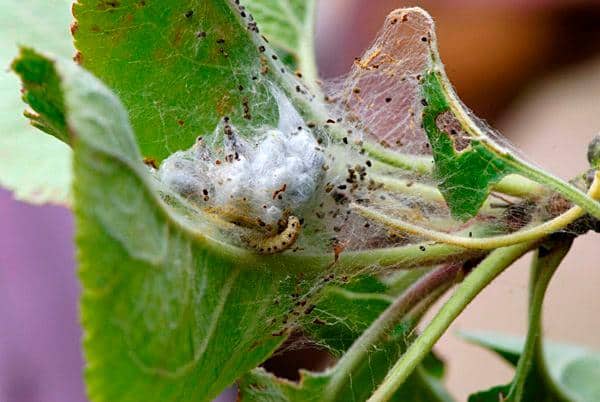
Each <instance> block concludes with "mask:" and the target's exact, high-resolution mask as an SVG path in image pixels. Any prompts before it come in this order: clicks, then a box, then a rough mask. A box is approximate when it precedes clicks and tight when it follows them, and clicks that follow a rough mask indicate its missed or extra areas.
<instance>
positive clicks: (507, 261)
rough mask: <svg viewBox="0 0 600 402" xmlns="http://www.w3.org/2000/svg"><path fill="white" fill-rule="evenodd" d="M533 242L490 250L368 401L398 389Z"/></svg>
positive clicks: (381, 399)
mask: <svg viewBox="0 0 600 402" xmlns="http://www.w3.org/2000/svg"><path fill="white" fill-rule="evenodd" d="M535 245H536V244H535V243H521V244H517V245H514V246H511V247H506V248H502V249H498V250H495V251H493V252H492V253H490V255H489V256H488V257H486V258H485V259H484V260H483V261H482V262H481V263H480V264H479V265H478V266H477V268H475V270H474V271H473V272H472V273H471V274H469V275H468V276H467V278H466V279H465V280H464V281H463V282H462V283H461V284H460V285H459V287H458V288H457V289H456V291H455V292H454V294H453V295H452V296H451V297H450V299H448V301H447V302H446V303H445V304H444V305H443V306H442V308H441V309H440V310H439V311H438V313H437V314H436V315H435V317H434V318H433V319H432V320H431V322H430V323H429V324H428V325H427V327H426V328H425V330H424V331H423V333H422V334H421V335H420V336H419V337H418V338H417V339H416V340H415V342H414V343H413V344H412V345H410V347H409V348H408V350H407V351H406V353H404V355H402V357H401V358H400V360H398V361H397V362H396V364H394V366H393V367H392V368H391V370H390V371H389V372H388V374H387V376H386V377H385V379H384V380H383V382H382V383H381V385H380V386H379V387H378V388H377V390H376V391H375V392H374V393H373V395H372V396H371V397H370V398H369V400H368V401H369V402H384V401H388V400H390V398H391V397H392V396H393V394H394V392H396V391H397V390H398V388H399V387H400V386H401V385H402V384H403V383H404V381H405V380H406V379H407V378H408V376H409V375H410V374H411V373H412V372H413V371H414V370H415V368H416V367H417V366H418V365H419V363H421V361H422V360H423V359H424V358H425V356H427V354H428V353H429V352H430V351H431V349H432V348H433V345H434V344H435V343H436V342H437V341H438V340H439V338H440V337H441V336H442V335H443V334H444V332H445V331H446V330H447V329H448V327H449V326H450V324H452V322H453V321H454V320H455V319H456V317H458V315H459V314H460V313H461V312H462V311H463V310H464V309H465V308H466V307H467V305H468V304H469V303H470V302H471V301H472V300H473V299H474V298H475V296H477V295H478V294H479V292H481V291H482V290H483V289H484V288H485V287H486V286H487V285H488V284H489V283H490V282H491V281H492V280H493V279H494V278H496V277H497V276H498V275H499V274H500V273H501V272H502V271H504V269H506V267H508V266H509V265H511V264H512V263H513V262H514V261H516V260H517V259H518V258H519V257H521V256H522V255H523V254H525V253H527V252H528V251H529V250H531V249H532V248H533V247H535Z"/></svg>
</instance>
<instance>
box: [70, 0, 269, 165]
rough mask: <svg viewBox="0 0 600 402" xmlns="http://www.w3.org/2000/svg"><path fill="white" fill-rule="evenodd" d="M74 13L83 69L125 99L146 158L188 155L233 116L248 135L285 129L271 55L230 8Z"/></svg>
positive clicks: (157, 5)
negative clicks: (265, 127)
mask: <svg viewBox="0 0 600 402" xmlns="http://www.w3.org/2000/svg"><path fill="white" fill-rule="evenodd" d="M232 3H233V2H232ZM73 13H74V15H75V18H76V20H77V24H78V25H77V27H78V28H77V30H76V31H75V34H74V37H75V46H76V48H77V49H78V50H79V52H80V54H81V56H80V57H79V60H80V62H81V64H82V65H83V66H84V67H85V68H86V69H88V70H89V71H91V72H92V73H94V74H95V75H96V76H97V77H99V78H100V79H102V80H103V81H104V82H105V83H106V84H107V85H108V86H109V87H110V88H112V89H113V90H114V91H115V92H116V93H117V95H118V96H119V97H120V98H121V99H122V101H123V103H124V104H125V106H126V108H127V109H128V111H129V115H130V119H131V122H132V125H133V127H134V129H135V133H136V136H137V138H138V144H139V146H140V148H141V150H142V154H143V155H144V156H145V157H148V158H153V159H155V160H156V161H157V162H160V161H161V160H163V159H164V158H165V157H166V156H168V155H170V154H171V153H173V152H175V151H177V150H181V149H187V148H189V147H190V146H191V145H192V144H193V142H194V140H195V138H197V137H198V135H207V134H211V133H212V132H213V130H214V129H215V127H216V126H217V124H218V122H219V121H220V120H221V119H222V118H223V117H224V116H228V117H230V118H231V121H232V123H233V124H234V125H235V126H236V127H238V128H239V129H240V131H241V132H242V133H245V134H246V135H251V133H248V132H247V130H251V129H252V128H253V127H258V126H260V125H261V124H265V123H270V124H271V125H276V124H275V123H276V120H277V117H278V114H277V107H276V105H275V102H273V99H272V96H271V94H270V91H269V88H268V87H269V85H270V84H269V81H268V80H266V79H265V78H264V76H265V73H266V71H267V70H272V68H271V65H270V64H269V63H273V60H272V58H271V54H270V53H269V51H268V50H265V51H264V52H261V51H260V50H259V49H258V47H259V45H258V44H257V43H254V42H253V39H252V36H251V34H252V25H250V24H251V22H250V20H249V17H248V16H247V15H246V14H243V16H242V15H240V14H241V13H243V11H242V12H240V11H239V10H237V9H236V8H235V7H234V6H233V5H232V4H230V3H229V1H224V0H179V1H169V2H156V1H138V0H123V1H119V2H106V1H103V0H82V1H79V2H78V3H76V4H75V5H74V7H73ZM270 72H271V73H272V71H270Z"/></svg>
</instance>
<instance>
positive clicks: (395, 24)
mask: <svg viewBox="0 0 600 402" xmlns="http://www.w3.org/2000/svg"><path fill="white" fill-rule="evenodd" d="M328 90H329V96H330V98H331V99H332V101H333V102H335V104H336V106H337V109H338V111H339V113H343V114H344V115H345V116H346V119H347V120H349V121H356V122H357V123H356V125H357V127H359V129H360V130H362V131H363V132H364V133H365V134H366V135H367V137H370V138H371V139H374V140H376V141H377V142H379V144H380V146H381V148H382V150H380V151H379V152H380V153H383V154H385V153H386V152H387V153H389V152H391V151H395V152H401V153H402V154H403V155H404V158H405V159H407V160H410V161H412V162H411V163H412V164H413V168H414V164H415V163H420V164H425V161H426V160H428V158H430V157H431V156H433V159H434V162H435V171H434V180H435V181H436V183H437V186H438V187H439V189H440V191H441V192H442V194H443V196H444V198H445V200H446V202H447V204H448V206H449V208H450V211H451V213H452V215H453V217H455V218H458V219H460V220H466V219H469V218H471V217H473V216H475V215H476V214H477V212H478V211H479V209H480V208H481V206H482V205H483V203H484V201H485V200H486V199H487V197H488V196H489V194H490V189H491V187H492V186H493V185H494V184H496V183H498V182H499V181H500V180H501V179H502V178H504V177H505V176H506V175H508V174H510V173H516V172H518V169H516V168H515V167H513V166H512V165H511V164H510V161H511V160H512V156H511V155H510V153H509V152H508V151H506V150H505V149H504V148H503V147H501V146H500V145H498V144H495V143H494V142H493V139H492V136H493V133H492V132H491V130H489V129H488V128H487V127H485V126H484V125H483V124H481V123H479V122H478V121H476V120H475V118H473V117H471V115H470V114H469V113H468V112H467V111H466V110H465V108H464V107H463V105H462V104H461V103H460V101H459V100H458V98H457V97H456V96H455V95H454V93H453V90H452V88H451V86H450V84H449V82H448V79H447V77H446V75H445V72H444V68H443V65H442V64H441V61H440V59H439V55H438V51H437V45H436V39H435V31H434V23H433V20H432V19H431V17H430V16H429V14H427V13H426V12H425V11H423V10H422V9H420V8H408V9H399V10H396V11H394V12H392V13H391V14H390V15H389V16H388V17H387V18H386V21H385V23H384V26H383V28H382V30H381V32H380V33H379V35H378V37H377V38H376V40H375V41H374V43H373V44H372V45H371V47H370V48H369V49H368V50H367V51H366V52H365V53H364V55H363V56H362V57H361V58H360V59H358V60H357V61H356V62H355V64H354V66H353V67H352V70H351V71H350V74H349V75H348V76H347V77H346V78H345V79H344V80H342V81H338V82H333V83H331V84H329V86H328ZM386 148H387V149H388V150H386ZM415 158H416V159H415ZM415 161H416V162H415ZM415 170H417V171H418V172H420V173H424V172H426V171H427V166H425V167H424V168H422V167H418V169H415Z"/></svg>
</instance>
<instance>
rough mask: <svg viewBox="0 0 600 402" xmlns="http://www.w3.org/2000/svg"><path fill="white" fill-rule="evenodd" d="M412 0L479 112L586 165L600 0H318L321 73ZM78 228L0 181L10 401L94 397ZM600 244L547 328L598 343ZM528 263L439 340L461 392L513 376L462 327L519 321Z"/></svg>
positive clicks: (595, 123)
mask: <svg viewBox="0 0 600 402" xmlns="http://www.w3.org/2000/svg"><path fill="white" fill-rule="evenodd" d="M60 4H61V6H62V3H60ZM57 5H58V4H57ZM414 5H419V6H421V7H424V8H426V9H427V10H428V11H429V12H430V13H431V14H432V15H433V17H434V19H435V20H436V23H437V32H438V40H439V45H440V52H441V55H442V59H443V61H444V63H445V65H446V70H447V72H448V75H449V76H450V79H451V81H452V82H453V84H454V85H455V87H456V89H457V92H458V94H459V95H460V97H461V98H462V100H463V101H464V102H465V103H466V104H467V105H468V106H469V107H470V108H472V109H473V110H474V111H475V113H476V114H478V115H479V116H480V117H482V118H485V119H486V120H488V122H489V123H490V124H491V125H493V126H494V127H496V128H497V129H499V130H500V131H501V132H502V133H503V134H504V135H505V136H506V137H508V138H509V139H510V140H511V141H512V142H513V143H514V144H515V145H516V146H517V147H518V148H520V149H521V150H522V151H523V153H524V154H525V155H528V157H530V158H531V159H532V160H533V161H535V162H537V163H538V164H540V165H541V166H544V167H545V168H547V169H548V170H550V171H552V172H553V173H555V174H557V175H559V176H561V177H563V178H567V179H568V178H570V177H572V176H574V175H576V174H577V173H579V172H581V171H583V170H585V169H586V167H587V162H586V158H585V153H586V146H587V143H588V142H589V140H590V139H591V138H592V136H593V135H594V134H596V133H597V132H598V131H600V2H598V1H584V0H581V1H576V0H528V1H518V0H494V1H492V0H489V1H486V2H481V1H476V0H472V1H466V0H463V1H457V0H452V1H450V0H437V1H436V0H430V1H413V2H405V1H399V0H377V1H371V0H321V1H320V5H319V8H318V24H317V49H318V64H319V68H320V71H321V74H322V76H323V77H324V78H332V77H336V76H339V75H343V74H344V73H345V72H346V71H347V70H348V68H349V66H350V65H351V63H352V62H353V60H354V58H355V57H356V56H359V55H360V54H361V53H362V51H363V50H364V49H365V48H366V47H367V46H368V45H369V43H370V42H371V40H373V39H374V37H375V34H376V33H377V31H378V30H379V28H380V26H381V24H382V22H383V20H384V18H385V16H386V14H387V13H388V12H389V11H391V10H392V9H394V8H397V7H402V6H414ZM1 73H2V74H5V73H6V72H5V71H4V70H2V72H1ZM0 156H1V155H0ZM72 236H73V222H72V218H71V216H70V213H69V211H68V210H66V209H64V208H61V207H52V206H46V207H34V206H29V205H26V204H23V203H20V202H17V201H15V200H14V199H13V198H12V196H11V194H10V193H8V192H6V191H4V190H0V323H1V324H0V401H2V402H53V401H61V402H80V401H85V396H84V388H83V383H82V377H81V368H82V358H81V352H80V336H81V332H80V329H79V324H78V310H77V298H78V291H79V290H78V283H77V280H76V268H75V263H74V250H73V246H72ZM599 246H600V235H598V234H590V235H588V236H585V237H584V238H581V239H578V240H577V241H576V243H575V245H574V247H573V250H572V252H571V253H570V256H569V257H568V258H567V259H566V261H565V262H564V264H563V266H562V267H561V269H560V270H559V271H558V274H557V275H556V276H555V278H554V280H553V282H552V284H551V287H550V290H549V293H548V296H547V300H546V304H545V317H544V321H545V328H546V333H547V335H548V337H549V338H551V339H553V340H558V341H564V342H574V343H581V344H584V345H587V346H590V347H592V348H595V349H600V316H599V314H598V311H600V297H598V290H599V289H600V263H599V262H598V261H599V260H600V247H599ZM527 263H528V262H527V261H520V262H519V263H518V264H517V265H515V266H514V267H512V268H510V269H509V270H508V271H507V272H506V273H504V274H503V275H502V276H501V277H500V278H499V279H498V280H497V281H495V282H494V283H493V285H492V286H490V287H489V288H488V289H487V290H485V291H484V293H483V294H481V295H480V297H478V299H477V300H476V301H475V303H473V304H472V305H471V306H470V307H469V308H468V309H467V310H466V311H465V312H464V314H463V315H462V316H461V317H460V318H459V319H458V320H457V321H456V322H455V324H454V325H453V326H452V328H451V330H450V331H449V332H448V333H447V334H446V335H445V336H444V337H443V338H442V341H441V342H440V343H439V345H438V347H437V351H438V352H439V354H440V355H441V356H442V357H443V358H445V360H446V361H447V370H448V379H447V383H448V386H449V388H450V390H451V392H452V393H453V394H454V395H455V396H456V397H457V399H458V400H459V401H463V400H466V396H467V395H468V394H469V393H470V392H472V391H475V390H479V389H483V388H486V387H489V386H491V385H496V384H498V383H504V382H508V381H509V379H510V378H511V373H512V371H511V370H510V369H509V368H508V367H507V366H506V365H504V364H503V363H502V362H500V361H499V360H498V359H497V358H495V357H494V356H492V355H491V354H490V353H488V352H485V351H482V350H481V349H478V348H476V347H473V346H469V345H466V344H464V343H463V342H461V341H460V340H458V338H457V337H456V336H455V333H456V331H457V330H459V329H487V330H496V331H502V332H507V333H511V334H524V332H525V327H526V321H525V311H526V298H527V282H526V279H527V275H528V272H527ZM288 363H289V364H290V365H293V364H300V363H298V362H296V361H293V357H290V359H288ZM482 368H485V369H482ZM289 369H290V370H292V371H293V370H294V369H295V367H291V366H290V367H289ZM232 398H234V396H233V393H232V392H229V393H228V394H226V395H224V396H223V397H222V398H221V399H222V400H232Z"/></svg>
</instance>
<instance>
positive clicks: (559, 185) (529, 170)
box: [509, 159, 600, 219]
mask: <svg viewBox="0 0 600 402" xmlns="http://www.w3.org/2000/svg"><path fill="white" fill-rule="evenodd" d="M509 163H511V164H512V165H514V166H515V167H517V168H518V169H519V170H521V171H522V172H523V173H524V174H525V175H526V176H528V177H529V178H530V179H532V180H535V181H537V182H539V183H542V184H546V185H548V186H549V187H551V188H553V189H554V190H556V192H558V193H559V194H561V195H562V196H564V197H565V198H566V199H567V200H569V201H571V202H572V203H574V204H575V205H578V206H580V207H581V208H583V209H584V210H585V211H586V212H587V213H589V214H590V215H592V216H593V217H594V218H596V219H600V202H598V201H597V199H599V198H600V190H599V191H597V194H596V196H595V197H592V196H590V195H589V194H587V195H586V194H585V193H584V192H582V191H581V190H579V189H578V188H576V187H574V186H573V185H571V184H569V183H567V182H565V181H564V180H562V179H559V178H558V177H555V176H553V175H551V174H550V173H547V172H544V171H543V170H541V169H538V168H535V167H533V166H530V165H529V164H527V163H525V162H523V161H520V160H518V159H514V160H510V161H509ZM598 175H599V172H598V171H597V172H596V176H595V180H596V181H597V180H600V179H598Z"/></svg>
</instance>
